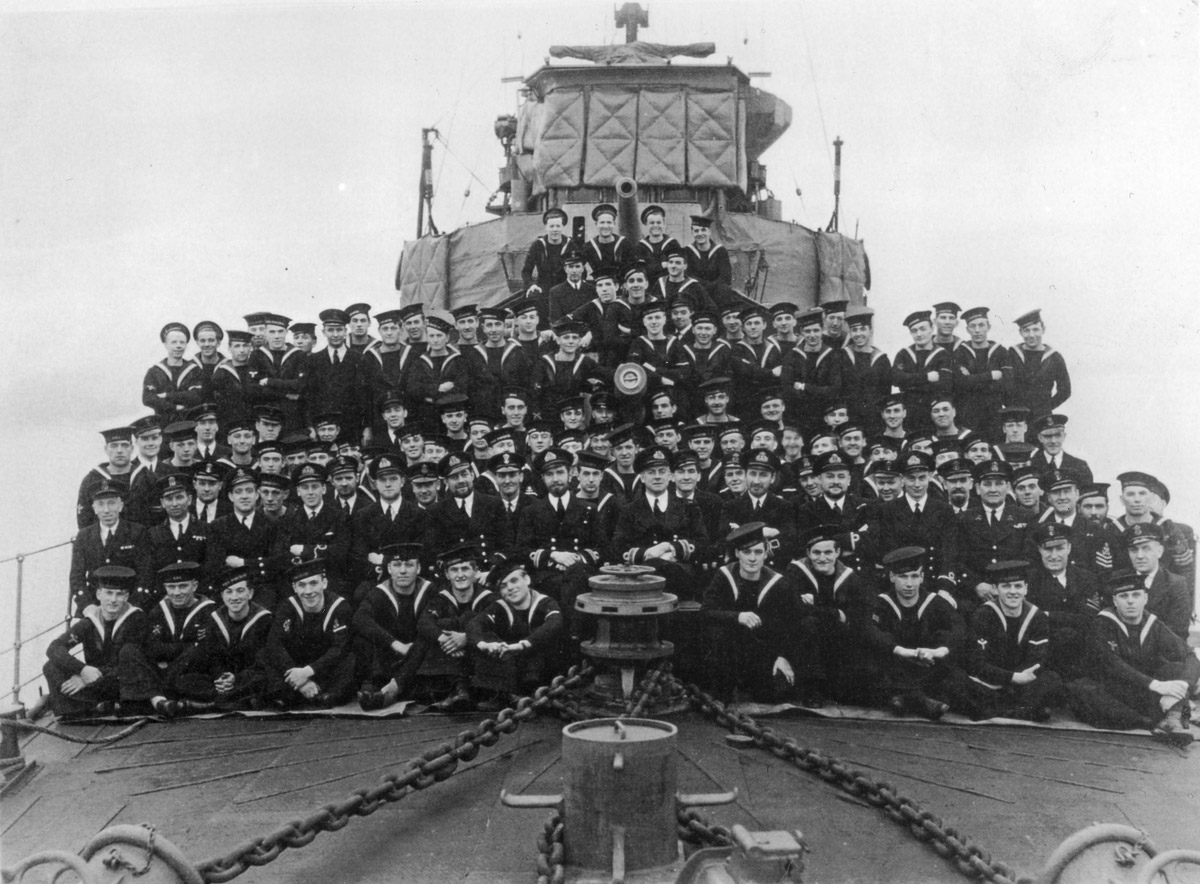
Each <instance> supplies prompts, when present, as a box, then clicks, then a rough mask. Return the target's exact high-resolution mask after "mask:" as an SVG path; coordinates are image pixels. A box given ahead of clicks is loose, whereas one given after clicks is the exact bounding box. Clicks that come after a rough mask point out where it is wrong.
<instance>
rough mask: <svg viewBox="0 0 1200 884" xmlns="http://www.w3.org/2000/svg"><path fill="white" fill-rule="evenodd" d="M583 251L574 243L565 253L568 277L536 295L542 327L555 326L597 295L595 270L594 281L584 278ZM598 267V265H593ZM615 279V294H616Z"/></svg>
mask: <svg viewBox="0 0 1200 884" xmlns="http://www.w3.org/2000/svg"><path fill="white" fill-rule="evenodd" d="M583 265H584V259H583V252H582V251H581V250H580V249H577V248H575V245H574V244H573V243H572V244H571V245H570V246H568V247H567V250H566V252H564V253H563V269H564V270H565V271H566V274H567V278H566V279H565V280H563V281H562V282H560V283H559V284H558V285H556V286H552V287H551V288H550V290H549V291H547V292H545V293H543V294H540V295H538V296H537V297H536V300H537V302H538V313H539V315H540V316H541V320H540V322H539V323H538V325H539V327H540V328H542V329H549V328H553V327H554V326H555V325H556V324H557V323H558V321H559V320H560V319H563V318H564V317H566V316H569V315H571V314H573V313H574V312H575V311H576V310H578V309H579V308H580V307H582V306H583V305H584V304H586V303H587V302H588V301H590V300H592V299H593V298H594V297H595V296H596V287H595V285H594V284H593V283H594V282H595V279H596V276H595V273H594V272H593V274H592V282H588V281H587V280H585V279H584V278H583ZM593 269H597V265H593ZM615 281H616V280H615V279H614V295H615Z"/></svg>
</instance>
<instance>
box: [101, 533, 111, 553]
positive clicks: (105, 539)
mask: <svg viewBox="0 0 1200 884" xmlns="http://www.w3.org/2000/svg"><path fill="white" fill-rule="evenodd" d="M110 537H112V532H111V531H102V532H101V537H100V545H101V546H102V547H104V548H105V549H108V538H110Z"/></svg>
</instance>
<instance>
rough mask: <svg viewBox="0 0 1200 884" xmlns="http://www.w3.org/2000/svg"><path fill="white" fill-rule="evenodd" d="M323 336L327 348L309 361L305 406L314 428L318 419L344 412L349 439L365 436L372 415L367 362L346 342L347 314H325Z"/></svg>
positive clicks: (332, 310) (343, 430)
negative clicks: (365, 426) (333, 413)
mask: <svg viewBox="0 0 1200 884" xmlns="http://www.w3.org/2000/svg"><path fill="white" fill-rule="evenodd" d="M318 317H319V318H320V320H321V333H322V334H323V335H324V336H325V346H324V347H323V348H322V349H320V350H317V351H315V352H314V353H312V354H311V355H310V356H309V357H308V374H307V382H308V386H307V388H306V389H305V391H304V404H305V407H306V408H307V409H308V413H307V416H308V420H307V421H306V423H308V424H311V423H312V422H313V420H314V419H315V418H316V416H317V415H319V414H323V413H326V412H330V411H338V412H341V416H342V418H341V424H340V426H341V428H342V432H343V434H344V436H346V437H347V438H353V439H358V438H360V437H361V436H362V430H363V424H364V423H365V421H366V416H367V414H368V412H369V411H370V406H369V402H368V398H367V397H368V390H369V385H368V383H367V379H366V375H367V370H368V369H367V360H369V359H371V357H369V356H366V355H364V353H363V352H362V350H363V349H365V346H364V347H363V348H362V349H356V348H354V347H351V346H350V344H349V342H348V341H347V340H346V326H347V324H348V323H349V322H350V316H349V314H347V313H346V311H344V310H336V309H330V310H322V311H321V312H320V314H318Z"/></svg>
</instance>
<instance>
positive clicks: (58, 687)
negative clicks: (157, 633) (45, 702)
mask: <svg viewBox="0 0 1200 884" xmlns="http://www.w3.org/2000/svg"><path fill="white" fill-rule="evenodd" d="M92 577H93V578H94V579H95V581H96V589H95V595H96V601H95V603H93V604H90V605H88V606H86V607H85V608H84V610H83V616H82V617H81V618H80V619H79V620H77V621H75V623H74V624H72V626H71V628H70V629H68V630H67V631H66V632H65V633H63V634H62V635H60V636H59V637H58V638H56V639H55V640H54V641H52V642H51V643H50V647H48V648H47V649H46V657H47V658H48V659H47V660H46V663H45V665H44V666H43V667H42V673H43V674H44V675H45V676H46V682H47V684H48V685H49V686H50V707H51V708H52V709H53V710H54V711H55V713H56V714H58V715H60V716H64V717H65V716H83V715H90V714H97V715H107V714H109V713H111V712H112V711H113V707H114V706H115V705H116V702H117V700H118V698H119V697H120V695H121V684H120V679H119V677H118V674H117V664H118V660H119V658H120V654H121V649H122V648H124V647H126V646H127V645H137V644H140V643H141V641H142V639H143V638H144V637H145V635H146V614H145V612H144V611H142V609H141V608H138V607H136V606H135V605H131V604H129V593H130V591H131V590H132V589H133V585H134V582H135V581H136V579H137V572H136V571H134V570H133V569H132V568H125V567H122V566H120V565H101V566H100V567H99V568H96V569H95V570H93V571H92ZM77 646H82V647H83V659H82V660H80V659H79V658H77V657H76V656H74V655H73V654H72V653H71V651H72V649H74V648H75V647H77Z"/></svg>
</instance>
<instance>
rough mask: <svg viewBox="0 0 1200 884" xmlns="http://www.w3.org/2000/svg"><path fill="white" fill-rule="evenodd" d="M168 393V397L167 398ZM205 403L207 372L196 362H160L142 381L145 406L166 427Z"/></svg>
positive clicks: (150, 369)
mask: <svg viewBox="0 0 1200 884" xmlns="http://www.w3.org/2000/svg"><path fill="white" fill-rule="evenodd" d="M163 394H165V395H163ZM203 401H204V372H203V370H201V368H200V366H198V365H197V364H196V363H194V362H190V361H185V362H184V363H183V364H182V365H167V360H166V359H163V360H162V361H161V362H156V363H154V365H152V366H150V368H149V369H148V370H147V372H146V376H145V377H144V378H142V404H143V405H145V406H146V407H147V408H152V409H154V413H155V414H157V415H158V416H159V418H160V419H161V420H162V421H163V423H164V424H168V423H170V422H171V421H174V420H178V419H179V418H181V417H182V416H183V414H184V413H185V412H186V411H187V410H188V409H190V408H193V407H195V406H197V405H199V404H200V403H201V402H203Z"/></svg>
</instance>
